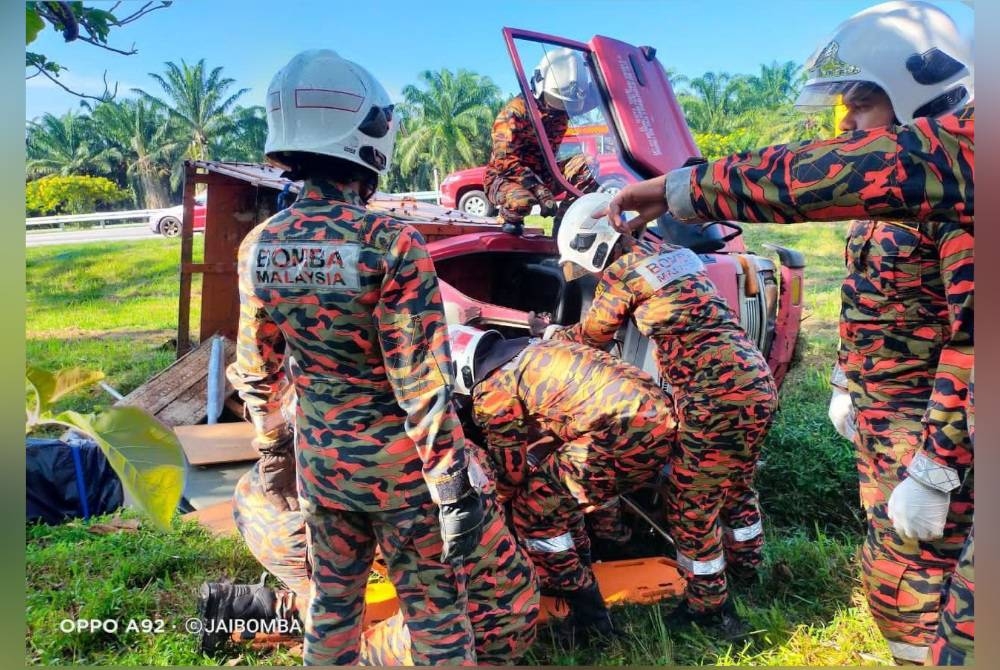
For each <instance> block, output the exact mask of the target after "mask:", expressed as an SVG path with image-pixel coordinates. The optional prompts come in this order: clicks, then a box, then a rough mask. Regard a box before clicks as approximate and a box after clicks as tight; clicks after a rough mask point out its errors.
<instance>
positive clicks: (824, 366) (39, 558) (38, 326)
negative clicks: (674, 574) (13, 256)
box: [25, 220, 890, 666]
mask: <svg viewBox="0 0 1000 670" xmlns="http://www.w3.org/2000/svg"><path fill="white" fill-rule="evenodd" d="M528 223H529V225H538V224H539V223H544V221H542V220H539V221H537V222H535V221H530V220H529V222H528ZM745 229H746V232H747V235H746V238H747V245H748V247H749V248H750V249H752V250H756V251H759V252H761V253H769V252H766V250H764V249H763V248H762V247H761V244H762V243H763V242H765V241H769V242H775V243H778V244H783V245H786V246H790V247H794V248H798V249H800V250H803V251H806V252H807V259H808V263H809V265H808V267H807V270H806V301H807V303H806V319H805V321H804V323H803V341H802V345H801V347H800V348H799V364H798V366H797V367H796V368H794V369H793V370H792V372H791V373H790V374H789V376H788V378H787V380H786V382H785V384H784V386H783V388H782V393H781V411H780V412H779V415H778V417H777V420H776V422H775V425H774V427H773V429H772V430H771V433H770V435H769V436H768V439H767V442H766V444H765V447H764V454H763V456H764V459H763V461H764V462H763V466H762V467H761V468H760V470H759V473H758V488H759V490H760V492H761V502H762V507H763V509H764V513H765V517H766V520H767V525H766V532H767V537H768V543H767V547H766V556H765V567H764V569H763V570H762V572H761V575H760V577H759V579H758V581H757V582H755V583H753V584H744V585H738V586H735V587H734V589H733V593H734V595H735V597H736V602H737V606H738V608H739V609H740V611H741V614H742V615H743V616H744V617H745V618H746V619H747V621H748V622H749V623H750V624H751V626H752V627H753V630H754V633H753V634H752V635H751V636H750V638H749V639H748V640H747V641H746V642H745V643H741V644H731V643H728V642H724V641H721V640H720V639H719V638H718V636H716V635H714V634H713V632H712V631H711V630H699V629H697V628H693V627H686V628H671V627H668V626H667V625H666V624H665V623H664V613H665V611H666V610H667V609H669V607H638V606H635V607H628V608H622V609H618V610H615V617H616V620H617V622H618V623H619V627H620V629H621V630H622V634H621V635H620V636H619V637H618V638H616V639H615V640H613V641H611V642H608V643H607V644H605V645H598V646H596V647H594V648H587V649H565V648H561V647H560V646H559V645H558V644H556V643H555V642H554V641H553V640H552V639H551V636H549V635H548V634H547V633H545V632H544V631H543V632H542V634H541V635H540V639H539V642H538V643H536V645H535V646H534V648H533V650H532V652H531V655H530V656H529V658H527V659H525V662H526V663H532V664H558V665H577V664H587V665H663V664H686V665H699V664H716V665H786V666H787V665H874V664H885V663H888V662H889V658H890V657H889V654H888V651H887V649H886V648H885V644H884V642H883V641H882V640H881V637H880V636H879V634H878V632H877V630H876V629H875V627H874V624H873V623H872V621H871V618H870V616H869V615H868V612H867V608H866V607H865V606H864V604H863V601H862V599H861V598H862V596H861V591H860V586H859V583H858V581H857V579H856V576H857V574H858V569H859V568H858V562H857V559H856V550H857V546H858V543H859V542H860V540H861V533H860V523H859V519H860V512H859V510H858V506H857V497H858V496H857V483H856V475H855V474H854V460H853V454H852V453H851V449H850V447H849V446H848V445H847V444H846V443H844V442H843V440H841V439H840V438H839V437H837V435H836V433H835V432H834V431H833V428H832V427H831V426H830V425H829V421H828V420H827V418H826V409H827V403H828V400H829V390H828V386H827V381H826V380H827V375H828V372H829V366H830V364H831V362H832V361H833V359H834V356H835V351H836V342H837V329H836V321H837V315H838V307H837V306H838V302H839V282H840V278H841V276H842V248H843V247H842V245H843V236H844V226H843V225H842V224H838V225H829V224H827V225H820V224H814V225H800V226H747V227H746V228H745ZM196 244H197V245H199V246H200V244H201V238H200V237H199V238H196ZM179 249H180V245H179V243H178V242H177V241H176V240H160V239H157V240H149V241H144V242H127V243H126V242H122V243H112V244H107V245H101V246H97V245H80V246H73V247H39V248H31V249H28V250H27V286H28V315H27V341H28V348H27V354H28V360H29V362H30V363H32V364H34V365H41V366H43V367H49V368H53V369H56V368H60V367H67V366H70V365H82V366H85V367H93V368H98V369H102V370H104V371H105V372H106V373H107V374H108V380H109V383H111V385H112V386H115V387H116V388H118V389H119V390H120V391H122V392H128V391H130V390H132V389H133V388H135V387H136V386H138V385H139V384H141V383H142V382H143V381H145V379H147V378H148V377H149V376H151V375H152V374H154V373H155V372H157V371H158V370H160V369H162V368H163V367H165V366H166V365H168V364H169V363H170V362H171V361H172V360H173V351H172V348H169V347H168V348H164V345H167V344H169V342H170V340H171V338H173V337H174V335H175V332H176V309H177V286H178V272H177V263H178V259H179ZM196 303H197V301H195V304H194V305H192V307H193V311H196V309H197V304H196ZM192 323H197V314H194V315H193V316H192ZM110 402H111V398H110V396H108V395H106V394H102V393H101V392H97V393H94V394H85V395H77V396H72V397H70V398H68V399H67V400H66V401H65V402H64V403H63V404H65V405H66V406H67V407H72V408H74V409H77V410H84V411H89V410H91V409H93V408H96V407H98V406H101V405H108V404H110ZM125 515H126V516H128V513H127V512H126V513H125ZM97 521H107V519H98V520H97ZM88 526H89V524H88V523H84V522H79V521H78V522H73V523H69V524H66V525H63V526H59V527H55V528H49V527H45V526H32V527H29V528H28V529H27V545H26V549H25V551H26V557H27V561H28V565H27V575H28V577H27V585H26V586H27V597H28V608H27V622H28V625H27V631H26V637H25V660H26V662H27V663H29V664H53V665H57V664H70V663H86V664H98V665H104V664H115V665H201V664H217V663H219V662H220V661H222V660H224V659H225V658H226V656H220V657H219V658H217V659H209V658H206V657H203V656H202V655H201V654H199V653H198V651H197V641H196V639H195V638H194V636H191V635H188V634H186V633H184V632H183V630H174V629H173V628H171V626H174V625H177V626H182V624H183V620H184V618H186V617H187V616H190V615H193V614H194V610H195V602H196V594H197V588H198V585H199V584H200V583H201V582H202V581H205V580H209V579H212V580H214V579H218V578H220V577H222V576H224V575H225V576H229V577H232V578H234V579H236V580H240V581H249V580H255V579H256V578H257V577H259V574H260V572H261V568H260V566H259V565H258V564H257V563H256V561H255V560H254V559H253V557H252V556H251V555H250V553H249V552H248V551H247V549H246V548H245V547H244V546H243V545H242V544H241V542H239V541H237V540H235V539H232V538H230V539H217V538H213V537H211V536H209V535H207V534H206V533H205V532H204V531H202V530H201V529H200V528H197V527H194V526H192V525H189V524H184V523H181V522H177V523H175V525H174V528H173V529H172V530H171V531H170V532H168V533H159V532H157V531H155V530H153V529H147V528H140V529H139V531H138V532H135V533H129V532H122V533H117V534H113V535H95V534H93V533H91V532H89V531H88ZM157 616H159V617H160V618H162V619H164V621H165V624H166V626H167V627H168V629H167V630H165V631H164V632H163V633H162V634H159V635H151V634H135V633H129V634H125V633H122V632H120V633H119V634H117V635H112V634H106V633H105V634H90V633H80V634H76V633H74V634H66V633H62V632H61V631H60V630H59V622H60V621H62V620H63V619H66V618H73V619H75V618H91V617H93V618H106V617H110V618H115V619H118V620H120V621H123V620H127V619H129V618H135V619H139V618H155V617H157ZM236 654H239V655H240V657H241V661H240V662H242V663H247V664H254V665H292V664H297V663H298V662H299V661H300V659H299V658H297V657H294V656H291V655H290V654H289V652H288V651H287V650H278V651H267V652H253V651H251V650H249V649H240V650H236V651H234V652H232V654H231V656H235V655H236Z"/></svg>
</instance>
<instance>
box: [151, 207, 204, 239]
mask: <svg viewBox="0 0 1000 670" xmlns="http://www.w3.org/2000/svg"><path fill="white" fill-rule="evenodd" d="M207 210H208V207H207V206H206V205H205V200H204V199H203V198H196V199H195V201H194V226H193V227H192V229H193V230H194V231H195V232H205V212H206V211H207ZM183 218H184V205H177V206H176V207H171V208H169V209H161V210H159V211H158V212H156V213H155V214H152V215H150V217H149V228H150V230H152V231H153V232H154V233H158V234H160V235H163V236H164V237H177V236H178V235H180V234H181V221H182V220H183Z"/></svg>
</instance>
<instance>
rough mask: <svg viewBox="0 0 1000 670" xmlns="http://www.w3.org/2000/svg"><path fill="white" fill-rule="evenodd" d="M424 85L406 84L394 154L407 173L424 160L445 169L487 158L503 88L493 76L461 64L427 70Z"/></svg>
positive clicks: (456, 167) (422, 77)
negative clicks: (456, 68)
mask: <svg viewBox="0 0 1000 670" xmlns="http://www.w3.org/2000/svg"><path fill="white" fill-rule="evenodd" d="M419 78H420V80H421V83H422V84H423V86H424V88H423V89H421V88H417V87H416V86H414V85H412V84H411V85H408V86H405V87H404V88H403V90H402V96H403V101H404V104H403V105H402V106H401V113H402V115H403V116H404V118H405V119H406V120H405V121H404V122H403V124H402V126H401V136H400V138H399V141H398V143H397V154H396V157H397V159H398V160H399V167H400V170H401V171H402V173H403V174H409V173H411V172H413V171H414V170H415V169H416V168H417V167H419V166H420V164H421V163H426V164H427V165H426V166H424V168H425V169H426V168H427V167H428V166H433V167H436V168H437V169H438V170H439V171H440V174H441V175H445V174H447V173H449V172H453V171H454V170H456V169H459V168H462V167H469V166H472V165H477V164H479V163H483V162H485V161H486V159H487V158H489V150H490V126H491V125H492V123H493V119H494V117H495V116H496V112H497V111H498V109H499V106H500V102H501V97H500V89H499V88H498V87H497V85H496V84H494V83H493V81H492V80H491V79H490V78H489V77H485V76H482V75H478V74H475V73H474V72H469V71H468V70H459V71H458V72H457V73H452V72H451V71H450V70H447V69H443V70H441V71H440V72H431V71H429V70H425V71H424V72H421V73H420V75H419Z"/></svg>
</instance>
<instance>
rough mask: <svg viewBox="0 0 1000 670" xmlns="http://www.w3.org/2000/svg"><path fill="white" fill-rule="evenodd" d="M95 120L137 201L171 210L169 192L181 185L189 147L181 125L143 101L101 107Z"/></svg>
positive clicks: (96, 110) (104, 143)
mask: <svg viewBox="0 0 1000 670" xmlns="http://www.w3.org/2000/svg"><path fill="white" fill-rule="evenodd" d="M91 118H92V119H93V120H94V123H95V129H96V130H97V132H98V135H99V136H100V138H101V140H102V144H103V146H104V147H105V151H107V152H108V154H109V155H116V156H117V157H118V159H119V161H120V163H121V165H122V166H123V167H124V169H125V173H126V175H127V177H128V180H129V181H130V182H131V186H132V189H133V191H134V192H135V193H136V196H137V198H138V199H139V200H141V201H142V202H144V203H145V206H146V207H148V208H150V209H156V208H162V207H169V206H170V199H169V191H170V190H171V189H172V188H175V187H176V186H177V185H178V184H179V182H180V177H181V168H182V154H183V152H184V149H185V146H186V145H185V142H184V139H185V138H184V135H183V134H182V133H181V132H180V128H179V127H178V125H177V123H176V122H175V121H173V120H172V119H171V118H170V117H169V116H168V114H167V113H166V112H164V111H162V110H159V109H156V108H154V107H152V106H151V105H149V103H147V102H145V101H143V100H138V101H136V100H124V101H122V102H104V103H101V104H99V105H97V106H96V107H95V108H94V109H93V111H92V113H91ZM137 204H138V203H137Z"/></svg>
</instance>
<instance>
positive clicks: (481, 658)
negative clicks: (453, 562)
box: [233, 455, 539, 665]
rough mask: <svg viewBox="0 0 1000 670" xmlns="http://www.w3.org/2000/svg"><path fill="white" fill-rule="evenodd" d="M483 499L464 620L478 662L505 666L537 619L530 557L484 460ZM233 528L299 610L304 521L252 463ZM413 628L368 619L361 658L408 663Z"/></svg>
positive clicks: (304, 571) (303, 596)
mask: <svg viewBox="0 0 1000 670" xmlns="http://www.w3.org/2000/svg"><path fill="white" fill-rule="evenodd" d="M477 463H479V464H482V467H484V468H485V469H486V479H485V486H484V488H483V502H484V504H485V507H486V514H485V517H484V519H485V521H484V525H485V528H484V531H483V539H482V542H481V543H480V545H479V547H478V548H477V549H476V551H475V553H473V554H472V556H471V557H470V559H469V609H468V614H469V620H470V621H471V623H472V631H473V635H474V637H475V646H476V662H477V663H479V664H480V665H503V664H506V663H511V662H516V661H517V660H518V659H519V658H521V656H523V655H524V653H525V652H526V651H527V650H528V648H529V647H530V646H531V643H532V642H533V641H534V638H535V632H536V625H535V624H536V622H537V620H538V608H539V594H538V584H537V581H536V577H535V572H534V569H533V567H532V564H531V561H530V560H529V558H528V556H527V554H525V553H524V549H522V548H521V547H520V545H518V543H517V542H516V541H515V540H514V537H513V535H511V532H510V530H509V528H508V527H507V524H506V521H505V519H504V516H503V511H502V508H500V507H499V506H498V504H497V502H496V495H495V486H494V485H493V477H492V474H491V473H490V472H489V470H488V462H487V459H486V458H485V456H484V455H480V456H479V458H478V459H477ZM233 516H234V518H235V519H236V527H237V529H238V530H239V532H240V535H242V536H243V539H244V540H245V541H246V543H247V546H248V547H249V548H250V551H251V552H252V553H253V555H254V556H255V557H256V558H257V560H259V561H260V562H261V564H262V565H263V566H264V567H265V568H267V570H268V571H269V572H270V573H271V574H273V575H274V576H275V577H277V578H278V579H279V580H280V581H281V582H283V583H284V584H285V586H287V587H288V588H289V589H290V592H283V591H278V592H277V594H276V596H277V598H276V599H277V602H278V603H279V604H278V615H279V616H281V617H287V616H300V614H301V613H300V612H299V607H300V606H303V607H305V606H307V604H308V602H309V584H310V572H311V570H310V565H309V561H308V556H307V552H306V541H305V536H306V524H305V520H304V519H303V517H302V514H301V513H300V512H298V511H280V510H278V509H275V507H274V506H273V505H272V504H271V503H270V502H268V500H267V498H266V497H265V496H264V493H263V489H262V487H261V482H260V476H259V474H258V471H257V468H253V469H251V470H250V471H249V472H247V474H245V475H244V476H243V477H242V478H241V479H240V481H239V483H238V484H237V485H236V492H235V494H234V496H233ZM410 647H411V641H410V633H409V630H408V629H407V628H406V625H405V621H404V620H403V617H402V615H401V614H399V613H397V614H396V615H394V616H392V617H390V618H389V619H386V620H385V621H382V622H381V623H379V624H376V625H375V626H372V627H371V628H369V629H368V630H366V631H365V633H364V638H363V639H362V642H361V655H360V661H359V662H360V663H361V664H362V665H412V664H413V657H412V654H411V650H410Z"/></svg>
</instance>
